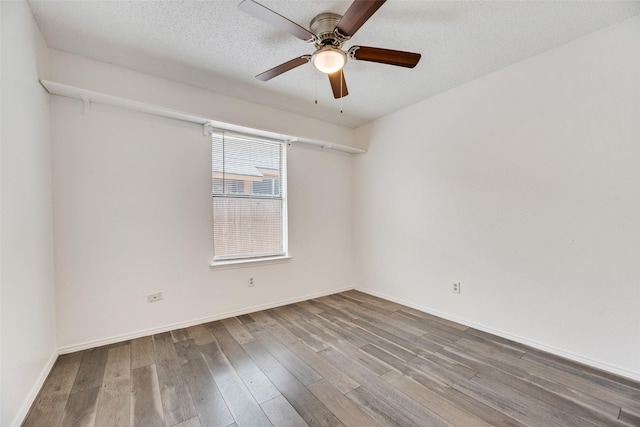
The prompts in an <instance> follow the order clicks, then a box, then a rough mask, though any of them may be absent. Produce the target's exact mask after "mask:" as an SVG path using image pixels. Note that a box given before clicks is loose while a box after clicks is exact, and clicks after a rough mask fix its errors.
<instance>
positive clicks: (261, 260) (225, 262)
mask: <svg viewBox="0 0 640 427" xmlns="http://www.w3.org/2000/svg"><path fill="white" fill-rule="evenodd" d="M215 134H223V135H224V134H228V135H233V136H235V137H244V138H247V139H248V140H253V141H257V142H266V143H270V144H273V143H276V144H278V145H279V146H280V156H281V162H280V163H281V166H280V167H281V170H280V193H281V194H280V200H281V203H282V215H281V218H282V219H281V221H282V223H281V230H282V233H281V239H282V240H281V243H282V253H281V254H274V255H267V256H246V257H237V258H219V259H216V254H215V241H214V239H215V233H214V231H213V230H214V227H215V223H213V222H212V225H213V227H212V251H213V256H212V261H211V266H212V267H225V268H226V267H229V268H233V267H239V266H243V265H247V264H248V265H259V264H265V263H275V262H286V261H288V260H290V259H291V256H290V254H289V215H288V194H287V193H288V171H287V166H288V161H287V151H288V146H289V143H288V141H286V140H280V139H273V138H266V137H262V136H258V135H253V134H248V133H241V132H230V131H226V130H218V129H211V149H212V151H213V138H214V135H215ZM212 156H213V152H212ZM211 172H212V177H213V173H214V170H213V162H212V165H211ZM211 197H212V199H211V202H212V203H211V209H212V210H211V218H212V221H215V218H214V212H213V201H214V198H215V197H216V194H215V193H214V188H213V181H212V186H211ZM217 197H225V196H220V195H218V196H217ZM244 197H246V198H254V199H259V198H265V197H264V196H261V195H256V197H252V196H244Z"/></svg>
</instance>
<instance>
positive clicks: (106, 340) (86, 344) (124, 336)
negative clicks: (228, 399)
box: [58, 286, 354, 354]
mask: <svg viewBox="0 0 640 427" xmlns="http://www.w3.org/2000/svg"><path fill="white" fill-rule="evenodd" d="M352 289H354V287H353V286H347V287H343V288H337V289H332V290H330V291H323V292H316V293H313V294H307V295H303V296H300V297H296V298H289V299H286V300H280V301H276V302H271V303H268V304H261V305H256V306H253V307H248V308H243V309H241V310H236V311H228V312H225V313H219V314H215V315H212V316H207V317H201V318H199V319H192V320H188V321H185V322H178V323H173V324H170V325H163V326H160V327H157V328H151V329H145V330H142V331H136V332H131V333H128V334H122V335H117V336H113V337H109V338H104V339H100V340H94V341H88V342H84V343H81V344H76V345H71V346H67V347H62V348H59V349H58V353H59V354H67V353H73V352H76V351H82V350H87V349H89V348H94V347H100V346H103V345H108V344H114V343H118V342H122V341H126V340H132V339H135V338H141V337H146V336H149V335H154V334H160V333H162V332H169V331H172V330H174V329H181V328H188V327H189V326H195V325H200V324H202V323H207V322H213V321H215V320H221V319H226V318H229V317H235V316H241V315H243V314H249V313H254V312H256V311H261V310H268V309H270V308H275V307H281V306H283V305H287V304H293V303H296V302H300V301H306V300H309V299H313V298H320V297H324V296H327V295H331V294H335V293H338V292H344V291H349V290H352Z"/></svg>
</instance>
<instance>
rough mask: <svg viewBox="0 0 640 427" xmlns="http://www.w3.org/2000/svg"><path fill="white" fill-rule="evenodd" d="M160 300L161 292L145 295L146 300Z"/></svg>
mask: <svg viewBox="0 0 640 427" xmlns="http://www.w3.org/2000/svg"><path fill="white" fill-rule="evenodd" d="M161 300H162V292H158V293H157V294H153V295H147V302H158V301H161Z"/></svg>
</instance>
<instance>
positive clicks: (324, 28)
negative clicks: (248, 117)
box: [238, 0, 421, 98]
mask: <svg viewBox="0 0 640 427" xmlns="http://www.w3.org/2000/svg"><path fill="white" fill-rule="evenodd" d="M385 1H386V0H354V2H353V3H352V4H351V6H349V9H347V11H346V12H345V14H344V15H343V16H341V15H338V14H337V13H321V14H319V15H318V16H316V17H315V18H313V19H312V20H311V23H310V24H309V28H310V30H307V29H306V28H304V27H302V26H300V25H298V24H296V23H295V22H293V21H291V20H289V19H287V18H285V17H284V16H282V15H280V14H278V13H276V12H274V11H273V10H271V9H269V8H267V7H265V6H263V5H261V4H260V3H257V2H255V1H254V0H244V1H243V2H242V3H240V4H239V5H238V8H240V10H242V11H244V12H246V13H248V14H249V15H251V16H253V17H255V18H258V19H260V20H262V21H265V22H267V23H269V24H271V25H273V26H275V27H276V28H278V29H280V30H282V31H286V32H287V33H289V34H291V35H293V36H294V37H297V38H299V39H301V40H304V41H305V42H308V43H313V45H314V46H315V48H316V51H315V52H314V53H313V54H312V55H302V56H300V57H298V58H294V59H292V60H290V61H287V62H285V63H283V64H280V65H278V66H276V67H274V68H272V69H270V70H267V71H265V72H263V73H261V74H258V75H257V76H256V78H257V79H258V80H262V81H267V80H271V79H272V78H274V77H276V76H279V75H280V74H283V73H285V72H287V71H290V70H292V69H294V68H296V67H299V66H300V65H303V64H306V63H307V62H311V63H312V64H313V65H314V66H315V67H316V68H317V69H318V70H319V71H321V72H323V73H325V74H327V75H328V76H329V82H330V83H331V89H332V90H333V96H334V97H335V98H342V97H344V96H347V95H348V94H349V92H348V91H347V84H346V82H345V79H344V71H343V67H344V65H345V64H346V63H347V58H351V59H356V60H360V61H370V62H379V63H382V64H390V65H397V66H400V67H407V68H413V67H415V66H416V65H417V64H418V61H420V57H421V55H420V54H419V53H413V52H404V51H399V50H391V49H382V48H378V47H367V46H352V47H351V48H349V50H348V51H346V52H345V51H344V50H342V45H343V44H344V43H345V42H346V41H348V40H349V39H350V38H351V37H353V35H354V34H355V33H356V31H358V30H359V29H360V27H362V25H363V24H364V23H365V22H367V20H368V19H369V18H371V16H373V14H374V13H375V12H376V11H377V10H378V9H379V8H380V6H382V5H383V4H384V2H385Z"/></svg>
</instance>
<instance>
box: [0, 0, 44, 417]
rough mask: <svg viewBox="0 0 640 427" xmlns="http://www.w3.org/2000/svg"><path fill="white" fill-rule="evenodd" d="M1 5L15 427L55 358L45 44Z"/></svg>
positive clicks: (9, 371) (9, 376)
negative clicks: (43, 78) (41, 81)
mask: <svg viewBox="0 0 640 427" xmlns="http://www.w3.org/2000/svg"><path fill="white" fill-rule="evenodd" d="M0 7H1V8H2V156H1V158H2V181H1V183H2V185H1V187H2V198H1V199H2V232H1V236H2V240H1V245H2V246H1V248H2V252H1V254H2V255H1V265H2V270H1V271H2V275H1V281H2V298H1V299H2V306H1V312H2V314H1V324H2V335H1V338H2V343H1V346H0V347H1V348H2V350H1V359H2V362H1V368H0V375H1V376H2V381H1V386H0V387H1V393H2V396H1V401H2V404H1V412H2V415H1V417H0V425H3V426H10V425H14V424H16V423H18V422H19V421H20V420H21V419H22V416H24V414H25V413H26V411H27V410H28V409H29V405H30V404H31V401H32V400H33V398H34V397H35V393H37V391H38V389H39V388H40V385H41V383H42V381H44V377H45V376H46V374H47V373H48V370H49V368H50V366H51V363H52V362H53V360H54V359H53V358H54V357H55V356H56V352H55V350H56V342H55V294H54V272H53V223H52V209H51V148H50V129H49V106H48V96H47V93H46V92H45V91H44V89H43V88H42V87H41V86H40V84H39V83H38V75H42V76H46V73H47V57H46V55H47V52H46V46H45V44H44V40H43V38H42V36H41V34H40V32H39V31H38V29H37V26H36V24H35V22H34V20H33V18H32V16H31V12H30V11H29V7H28V6H27V4H26V3H25V2H5V1H3V2H0Z"/></svg>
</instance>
